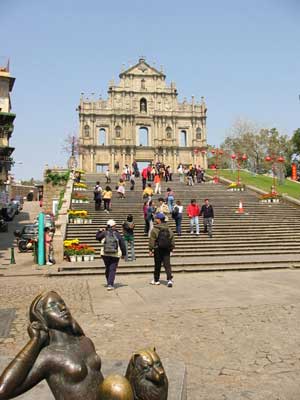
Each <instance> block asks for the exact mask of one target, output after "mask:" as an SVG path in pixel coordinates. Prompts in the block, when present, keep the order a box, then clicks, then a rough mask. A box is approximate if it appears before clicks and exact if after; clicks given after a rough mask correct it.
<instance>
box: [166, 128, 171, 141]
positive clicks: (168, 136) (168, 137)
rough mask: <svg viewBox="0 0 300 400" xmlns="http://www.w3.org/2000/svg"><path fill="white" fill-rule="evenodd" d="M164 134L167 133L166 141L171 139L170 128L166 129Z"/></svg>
mask: <svg viewBox="0 0 300 400" xmlns="http://www.w3.org/2000/svg"><path fill="white" fill-rule="evenodd" d="M166 133H167V139H171V138H172V128H170V127H168V128H167V129H166Z"/></svg>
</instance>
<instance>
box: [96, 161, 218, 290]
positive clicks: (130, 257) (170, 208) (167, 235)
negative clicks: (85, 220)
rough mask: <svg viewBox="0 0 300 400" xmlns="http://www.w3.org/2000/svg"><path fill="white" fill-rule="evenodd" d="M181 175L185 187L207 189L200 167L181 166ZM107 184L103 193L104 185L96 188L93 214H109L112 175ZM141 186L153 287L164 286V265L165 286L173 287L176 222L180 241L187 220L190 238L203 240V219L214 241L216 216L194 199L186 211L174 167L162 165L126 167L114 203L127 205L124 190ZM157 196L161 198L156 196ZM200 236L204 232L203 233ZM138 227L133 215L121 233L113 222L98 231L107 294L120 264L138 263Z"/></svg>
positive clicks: (205, 227) (204, 228)
mask: <svg viewBox="0 0 300 400" xmlns="http://www.w3.org/2000/svg"><path fill="white" fill-rule="evenodd" d="M177 172H178V174H179V177H180V181H181V182H182V183H186V184H187V185H194V184H195V183H203V182H205V179H204V171H203V170H202V169H201V168H200V167H197V166H193V165H190V166H184V165H182V164H179V165H178V169H177ZM105 178H106V183H105V184H104V185H103V188H102V187H101V185H100V182H99V181H98V182H96V185H95V187H94V200H95V209H96V210H101V209H102V204H103V210H104V211H105V212H106V213H109V212H110V211H111V208H112V198H113V189H112V187H111V185H110V184H111V177H110V172H109V170H108V171H106V174H105ZM137 178H141V181H142V200H143V207H142V209H141V212H142V213H143V217H144V235H145V236H147V237H148V239H147V240H148V248H149V255H150V256H153V258H154V272H153V279H152V280H151V282H150V283H151V284H152V285H159V284H160V271H161V266H162V265H163V266H164V268H165V271H166V275H167V286H168V287H172V286H173V276H172V268H171V263H170V256H171V254H172V251H173V249H174V248H175V236H174V233H173V231H172V229H171V228H170V222H171V221H172V220H174V222H175V231H176V234H177V235H178V236H181V235H182V219H183V217H184V215H187V217H188V218H189V233H190V234H195V235H199V234H200V221H199V218H200V217H202V218H203V232H204V233H207V234H208V236H209V237H210V238H211V237H212V226H213V222H214V210H213V207H212V205H211V204H210V203H209V199H205V200H204V203H203V205H202V206H200V205H199V204H198V203H197V201H196V199H191V200H190V203H189V204H188V205H187V207H186V209H184V206H183V204H182V201H181V199H178V198H177V196H176V193H175V191H174V190H173V188H172V180H173V172H172V169H171V168H170V166H165V165H164V164H163V163H156V164H149V165H148V166H147V167H145V168H143V169H142V172H141V173H140V172H139V170H138V167H137V164H135V163H133V164H132V169H130V168H129V167H128V165H125V166H124V168H123V169H122V174H121V176H120V178H119V180H118V183H117V185H116V186H115V191H116V197H117V198H119V199H124V198H125V197H126V185H128V183H129V185H130V188H129V190H131V191H132V190H134V189H135V183H136V179H137ZM162 180H164V181H165V182H168V187H167V189H166V190H165V192H164V193H163V192H162V187H161V182H162ZM156 195H157V196H156ZM201 230H202V229H201ZM134 231H135V222H134V219H133V215H132V214H128V215H127V217H126V219H125V220H124V221H123V222H122V231H120V232H119V231H118V230H117V229H116V222H115V221H114V220H113V219H109V220H108V221H107V226H106V228H105V229H104V230H100V231H99V232H98V233H97V235H96V238H97V240H99V241H100V242H101V257H102V259H103V262H104V264H105V275H106V280H107V289H108V290H113V289H114V281H115V275H116V271H117V267H118V263H119V260H120V258H124V259H125V261H134V260H135V246H134V236H135V234H134Z"/></svg>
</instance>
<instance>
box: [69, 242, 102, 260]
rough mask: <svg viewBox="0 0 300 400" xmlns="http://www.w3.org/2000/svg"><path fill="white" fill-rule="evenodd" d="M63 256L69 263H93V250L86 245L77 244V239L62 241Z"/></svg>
mask: <svg viewBox="0 0 300 400" xmlns="http://www.w3.org/2000/svg"><path fill="white" fill-rule="evenodd" d="M64 246H65V248H64V254H65V257H66V258H67V259H68V261H70V262H82V261H94V259H95V249H94V248H93V247H90V246H88V245H87V244H79V240H78V239H73V240H65V241H64Z"/></svg>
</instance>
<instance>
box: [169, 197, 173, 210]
mask: <svg viewBox="0 0 300 400" xmlns="http://www.w3.org/2000/svg"><path fill="white" fill-rule="evenodd" d="M173 204H174V197H173V196H168V207H169V211H170V213H171V212H172V211H173Z"/></svg>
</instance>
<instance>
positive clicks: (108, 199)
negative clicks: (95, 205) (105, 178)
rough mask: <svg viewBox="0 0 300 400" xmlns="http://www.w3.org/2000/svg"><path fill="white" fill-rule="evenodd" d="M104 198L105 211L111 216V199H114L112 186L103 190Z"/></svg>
mask: <svg viewBox="0 0 300 400" xmlns="http://www.w3.org/2000/svg"><path fill="white" fill-rule="evenodd" d="M102 198H103V203H104V211H105V212H107V213H108V214H109V210H110V209H111V199H112V190H111V188H110V186H106V188H105V190H103V192H102Z"/></svg>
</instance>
